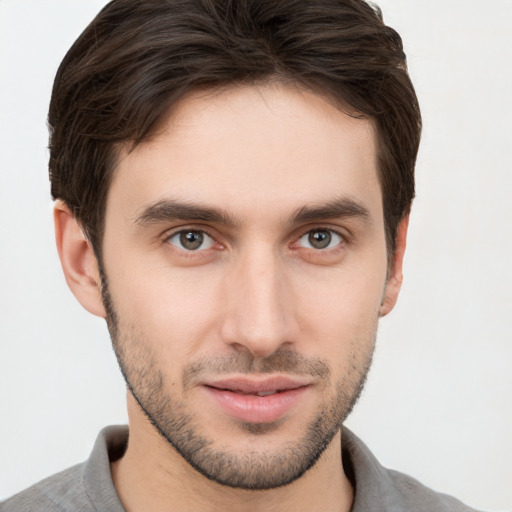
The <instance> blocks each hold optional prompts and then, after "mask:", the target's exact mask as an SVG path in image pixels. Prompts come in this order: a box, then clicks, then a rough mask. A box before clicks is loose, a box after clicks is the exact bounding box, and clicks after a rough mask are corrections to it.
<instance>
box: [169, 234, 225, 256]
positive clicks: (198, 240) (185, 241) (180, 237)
mask: <svg viewBox="0 0 512 512" xmlns="http://www.w3.org/2000/svg"><path fill="white" fill-rule="evenodd" d="M169 243H170V244H172V245H174V246H175V247H178V249H183V250H185V251H197V250H201V249H209V248H210V247H212V246H213V244H214V243H215V241H214V240H213V238H212V237H211V236H209V235H208V234H206V233H205V232H204V231H197V230H193V229H187V230H183V231H178V232H177V233H174V235H172V236H171V237H170V238H169Z"/></svg>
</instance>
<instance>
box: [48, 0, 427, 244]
mask: <svg viewBox="0 0 512 512" xmlns="http://www.w3.org/2000/svg"><path fill="white" fill-rule="evenodd" d="M276 79H277V80H284V81H288V82H289V81H291V82H293V83H295V84H297V85H299V86H301V87H304V88H306V89H308V90H311V91H314V92H317V93H319V94H322V95H323V96H325V97H326V98H329V99H330V100H331V101H333V102H334V103H335V104H336V105H337V106H338V107H339V108H340V109H342V110H343V111H345V112H347V113H350V114H351V115H358V116H362V117H367V118H369V119H371V120H372V122H373V123H374V126H375V127H376V132H377V139H378V165H379V173H380V174H379V176H380V183H381V187H382V194H383V204H384V219H385V227H386V238H387V245H388V252H389V253H390V254H392V253H393V252H394V249H395V238H396V231H397V226H398V224H399V222H400V220H401V219H403V218H404V217H405V216H406V215H407V214H408V213H409V210H410V206H411V202H412V199H413V197H414V166H415V161H416V154H417V151H418V145H419V140H420V133H421V115H420V111H419V106H418V101H417V98H416V94H415V92H414V88H413V86H412V83H411V81H410V79H409V76H408V74H407V68H406V58H405V54H404V52H403V48H402V40H401V38H400V36H399V35H398V34H397V32H396V31H395V30H393V29H392V28H390V27H388V26H386V25H385V24H384V22H383V20H382V14H381V12H380V10H379V9H378V8H377V7H375V6H372V5H370V4H368V3H366V2H365V1H363V0H278V1H276V0H113V1H112V2H110V3H109V4H108V5H106V6H105V7H104V8H103V10H102V11H101V12H100V13H99V14H98V16H97V17H96V18H95V19H94V20H93V21H92V23H91V24H90V25H89V26H88V27H87V28H86V29H85V31H84V32H83V33H82V34H81V35H80V37H79V38H78V39H77V40H76V42H75V43H74V44H73V46H72V47H71V49H70V50H69V51H68V53H67V54H66V56H65V58H64V60H63V61H62V63H61V65H60V67H59V70H58V72H57V76H56V78H55V83H54V87H53V93H52V99H51V103H50V111H49V116H48V124H49V128H50V162H49V167H50V180H51V190H52V195H53V197H54V199H57V198H59V199H62V200H64V201H65V203H67V205H68V206H69V207H70V209H71V210H72V212H73V214H74V215H75V217H76V218H77V220H78V221H79V222H80V223H81V225H82V226H83V228H84V230H85V232H86V234H87V236H88V238H89V239H90V241H91V243H92V245H93V247H94V248H95V250H96V253H97V254H99V253H100V247H101V239H102V235H103V228H104V216H105V206H106V198H107V193H108V188H109V184H110V181H111V177H112V173H113V170H114V168H115V164H116V157H117V148H118V146H119V144H121V143H127V142H128V143H129V144H132V145H133V147H134V146H136V145H137V144H139V143H140V142H142V141H144V140H146V139H147V138H148V137H149V136H150V135H151V134H152V132H153V131H154V129H155V127H156V126H157V125H158V123H159V122H160V121H162V120H163V119H164V117H165V115H166V113H167V112H168V110H169V108H170V107H171V106H172V105H173V104H175V103H176V102H177V101H179V100H180V99H181V98H183V96H184V95H185V94H186V93H188V92H190V91H192V90H194V89H196V88H205V87H206V88H218V87H223V86H226V85H232V84H254V83H260V82H265V81H266V80H276Z"/></svg>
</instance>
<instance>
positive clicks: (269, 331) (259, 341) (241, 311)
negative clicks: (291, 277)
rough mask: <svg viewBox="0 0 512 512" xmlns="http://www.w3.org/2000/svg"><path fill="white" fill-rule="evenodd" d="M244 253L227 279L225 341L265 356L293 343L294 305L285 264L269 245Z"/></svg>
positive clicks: (253, 247)
mask: <svg viewBox="0 0 512 512" xmlns="http://www.w3.org/2000/svg"><path fill="white" fill-rule="evenodd" d="M247 249H248V250H246V251H244V252H243V253H242V254H241V255H240V257H239V258H238V261H237V263H236V265H234V268H233V271H232V272H231V274H230V276H229V277H228V280H227V281H228V282H227V283H226V284H227V286H228V291H227V293H228V294H229V297H230V300H229V301H228V304H227V309H226V311H225V317H224V324H223V338H224V340H225V341H226V342H228V343H230V344H231V345H233V346H235V347H236V348H237V349H239V350H248V351H250V352H251V353H252V354H253V356H254V357H258V358H261V357H266V356H268V355H270V354H272V353H273V352H275V351H276V350H277V349H278V348H279V347H280V346H282V345H283V344H288V343H291V342H292V341H293V339H292V337H293V334H292V329H291V325H292V318H291V314H290V312H291V310H292V308H291V306H292V305H291V304H290V300H289V297H288V298H287V297H286V296H287V295H288V294H289V291H288V290H287V286H286V276H285V274H284V268H283V262H282V261H281V259H280V258H279V255H278V254H277V253H276V251H274V250H273V249H272V247H268V245H267V244H253V245H252V247H250V248H247Z"/></svg>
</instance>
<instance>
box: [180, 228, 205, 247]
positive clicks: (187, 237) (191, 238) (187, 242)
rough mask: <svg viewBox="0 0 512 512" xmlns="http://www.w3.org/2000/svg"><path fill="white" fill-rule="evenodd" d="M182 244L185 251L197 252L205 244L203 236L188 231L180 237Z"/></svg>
mask: <svg viewBox="0 0 512 512" xmlns="http://www.w3.org/2000/svg"><path fill="white" fill-rule="evenodd" d="M180 242H181V245H183V247H185V249H190V250H192V251H193V250H195V249H198V248H199V247H201V245H202V243H203V234H202V233H198V232H197V231H188V232H184V233H182V234H181V235H180Z"/></svg>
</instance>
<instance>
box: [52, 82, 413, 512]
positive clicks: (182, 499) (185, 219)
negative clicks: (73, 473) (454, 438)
mask: <svg viewBox="0 0 512 512" xmlns="http://www.w3.org/2000/svg"><path fill="white" fill-rule="evenodd" d="M176 203H178V204H179V205H181V206H183V205H186V206H191V205H193V206H194V208H196V207H198V206H199V207H207V208H209V209H210V210H215V211H216V212H221V213H222V214H223V215H222V216H219V215H217V216H214V217H211V216H210V217H208V218H207V219H206V220H205V219H204V218H202V219H201V220H197V219H192V218H191V217H192V216H193V215H192V214H191V213H190V209H188V210H187V209H186V208H185V209H183V208H182V209H181V210H180V214H179V216H180V217H182V218H176V217H175V216H174V217H173V216H171V215H170V212H171V213H173V214H176V211H177V209H176ZM162 205H163V207H162ZM333 205H334V206H336V208H333ZM306 211H307V212H309V214H308V215H305V214H304V212H306ZM301 212H302V214H301ZM203 217H204V215H203ZM226 221H229V222H226ZM55 225H56V236H57V246H58V249H59V254H60V257H61V261H62V265H63V269H64V273H65V275H66V279H67V282H68V284H69V286H70V288H71V289H72V291H73V292H74V294H75V295H76V297H77V298H78V300H79V301H80V302H81V303H82V305H83V306H84V307H85V308H86V309H87V310H89V311H90V312H91V313H93V314H95V315H98V316H101V317H104V318H105V317H107V316H108V317H109V318H108V321H109V327H110V330H111V334H112V336H113V338H114V346H115V348H116V353H117V355H118V358H119V359H120V362H121V366H122V368H123V370H124V373H125V376H126V377H127V378H128V383H129V387H131V388H133V391H134V393H135V395H136V397H137V398H138V401H139V402H140V403H141V404H142V405H143V406H145V408H146V412H148V410H149V412H153V413H154V414H155V415H160V416H165V414H167V412H168V411H167V410H166V407H167V406H168V404H171V405H172V413H173V414H180V415H182V416H181V417H186V418H187V421H189V424H188V425H189V427H190V428H192V429H193V431H194V433H196V434H198V435H199V436H201V437H202V438H203V439H206V440H207V441H208V443H209V447H210V448H211V449H213V450H215V453H222V454H224V455H226V456H229V457H231V459H230V460H231V461H232V462H233V461H235V462H236V461H238V462H240V464H241V465H240V467H239V472H240V473H243V471H245V470H248V468H249V467H250V465H249V466H247V465H246V466H244V465H243V460H244V456H248V455H249V456H250V458H253V459H254V461H255V464H256V467H259V466H258V465H260V466H261V468H262V470H261V473H262V474H261V475H260V477H261V478H263V476H266V475H268V474H270V475H274V474H275V476H278V475H279V473H280V472H282V471H286V470H287V468H288V466H287V458H286V457H285V455H286V453H288V452H287V450H286V449H287V448H289V447H292V448H293V449H294V450H296V449H298V448H300V447H302V445H303V444H304V439H305V438H306V436H307V434H308V431H309V430H310V427H311V425H312V424H313V423H314V421H315V420H316V419H318V418H319V417H320V416H321V415H322V414H325V415H326V416H325V418H326V419H325V421H323V422H324V423H326V424H329V425H331V426H332V427H333V429H334V430H333V433H334V436H331V438H332V439H329V443H328V445H327V447H326V449H325V451H323V452H322V451H321V450H320V453H318V454H317V458H318V460H316V464H315V465H314V466H313V467H312V468H311V469H310V470H308V471H306V472H305V473H303V474H302V473H301V474H297V475H295V477H293V478H294V479H292V478H291V479H292V481H291V483H288V484H287V485H282V486H279V487H275V488H272V486H271V485H267V487H268V488H267V489H266V490H247V489H243V488H240V487H243V485H238V487H237V486H233V484H232V483H231V484H229V482H227V481H226V482H224V485H223V484H222V483H219V481H220V480H222V478H221V477H220V476H218V475H217V480H219V481H212V480H211V479H208V478H205V476H203V474H201V473H200V472H198V471H196V470H195V469H194V468H193V467H192V466H191V465H190V464H189V463H188V462H187V461H186V460H185V459H184V458H183V457H182V456H181V455H180V454H179V452H178V451H177V450H176V449H175V448H174V447H173V446H172V445H171V444H170V443H169V442H168V441H167V440H166V439H165V437H164V436H162V435H161V434H160V433H159V432H158V431H157V429H155V427H154V426H153V425H152V424H151V422H150V421H149V419H148V417H147V415H146V414H145V413H144V411H143V410H142V408H141V407H140V405H139V403H138V402H137V400H136V399H135V397H134V393H133V392H132V391H129V392H128V413H129V426H130V442H129V445H128V449H127V451H126V454H125V455H124V457H123V458H122V459H120V460H119V461H117V462H115V463H113V464H112V475H113V480H114V484H115V486H116V489H117V491H118V494H119V496H120V498H121V500H122V502H123V505H124V506H125V508H126V509H127V510H128V511H131V510H156V511H174V510H176V511H177V510H180V511H183V510H194V511H201V510H209V511H213V510H240V511H242V510H251V511H254V510H267V511H268V510H280V511H286V510H294V511H298V510H308V511H311V510H319V511H320V510H322V511H329V510H338V511H339V510H349V509H350V506H351V503H352V499H353V490H352V487H351V484H350V483H349V481H348V479H347V478H346V477H345V474H344V472H343V467H342V462H341V457H340V450H341V443H342V439H341V435H340V432H339V424H340V422H341V421H343V419H344V417H345V416H346V415H347V414H348V412H349V410H350V407H351V405H352V403H351V402H353V401H354V400H355V399H356V398H357V395H358V393H359V392H360V388H361V386H362V383H363V382H364V377H365V375H366V373H367V371H368V367H369V364H370V361H371V354H372V352H373V347H374V343H375V333H376V329H377V323H378V319H379V317H381V316H384V315H386V314H387V313H389V311H391V309H392V308H393V306H394V304H395V302H396V299H397V296H398V293H399V290H400V285H401V281H402V259H403V254H404V250H405V239H406V231H407V220H405V221H403V222H402V223H401V224H400V226H399V230H398V237H397V252H396V254H395V255H394V258H393V259H392V260H388V257H387V254H386V240H385V231H384V219H383V211H382V195H381V190H380V185H379V180H378V171H377V166H376V143H375V134H374V129H373V126H372V124H371V122H370V121H368V120H364V119H354V118H352V117H349V116H348V115H346V114H344V113H342V112H340V111H339V110H337V109H336V108H334V107H333V106H332V105H330V104H329V103H328V102H327V101H325V100H324V99H323V98H321V97H320V96H318V95H315V94H312V93H309V92H304V91H301V90H299V89H298V88H295V87H292V86H289V85H282V84H271V85H266V86H258V87H257V86H243V87H237V88H230V89H226V90H223V91H215V92H211V91H210V92H208V93H204V92H203V93H194V94H191V95H190V96H189V97H187V98H186V99H185V100H183V101H182V102H181V103H180V104H179V105H178V106H177V108H175V109H174V111H173V112H172V116H170V117H169V119H168V120H167V122H166V123H164V125H163V126H162V129H161V130H160V131H159V132H158V133H157V134H155V136H154V137H152V138H151V140H149V141H147V142H145V143H143V144H141V145H140V146H138V147H137V148H136V149H135V150H133V151H131V152H128V151H125V150H122V151H121V154H120V158H119V163H118V167H117V169H116V171H115V174H114V179H113V181H112V184H111V187H110V190H109V194H108V200H107V208H106V220H105V234H104V242H103V248H102V259H103V271H104V273H105V275H106V278H107V280H108V296H106V294H105V293H104V296H103V298H102V294H101V279H100V273H99V270H98V263H97V261H96V259H95V257H94V253H93V251H92V249H91V247H90V244H89V242H88V241H87V240H86V239H85V238H84V236H83V234H82V230H81V229H80V226H79V224H78V223H77V222H76V220H75V219H74V218H73V216H72V215H71V213H70V212H69V210H68V208H67V207H66V206H65V205H64V204H62V203H60V202H59V203H57V204H56V208H55ZM183 230H185V232H192V233H194V234H195V235H197V233H198V232H199V231H202V232H206V233H207V235H203V236H204V239H205V242H204V243H203V245H200V246H199V248H198V249H196V250H187V249H186V248H185V247H183V245H182V244H181V242H182V238H180V233H181V232H182V231H183ZM319 233H320V235H319ZM322 233H323V235H322ZM326 233H327V234H328V236H330V238H331V241H330V244H329V245H328V246H327V247H326V248H317V247H315V246H313V245H312V241H313V242H315V239H314V238H313V239H312V238H311V236H313V235H315V236H317V237H318V236H320V237H322V236H325V234H326ZM104 291H105V290H104ZM102 299H108V301H109V302H110V304H109V305H108V307H107V310H106V309H105V304H104V300H102ZM107 313H109V314H107ZM113 316H115V317H116V318H113ZM114 320H117V323H116V322H115V321H114ZM290 354H291V355H292V363H293V361H295V363H296V361H298V360H300V361H307V362H309V363H310V365H313V366H314V365H317V366H315V367H316V368H320V367H321V368H324V369H327V370H326V372H324V373H323V374H322V372H320V373H316V374H315V373H314V372H309V373H308V372H306V377H305V378H306V379H307V380H308V385H307V387H306V390H305V391H304V392H303V393H302V394H301V396H300V399H299V400H298V401H297V403H295V404H294V405H293V407H291V408H290V409H289V410H286V412H285V413H284V414H283V415H282V416H281V417H279V420H278V421H272V422H266V423H265V422H264V426H263V427H261V425H260V427H258V426H254V423H250V422H249V423H248V422H246V421H241V420H239V419H237V418H233V417H232V416H230V415H229V414H226V412H225V411H224V410H221V409H220V408H219V407H218V405H217V403H216V402H215V401H214V400H212V398H211V396H210V394H209V393H208V392H206V391H205V387H204V381H205V380H208V379H216V378H219V376H220V377H225V376H233V375H234V376H235V377H237V376H240V375H241V376H244V377H247V375H250V377H251V378H255V379H259V378H260V377H262V378H265V377H266V376H268V375H272V376H274V375H277V376H283V375H284V376H289V375H295V374H296V373H297V372H298V369H297V368H299V367H298V366H297V367H295V366H294V364H295V363H293V364H292V363H290V364H285V363H283V362H282V361H283V360H285V359H286V358H285V357H284V356H283V355H287V356H290ZM283 358H284V359H283ZM230 365H231V366H230ZM265 365H267V366H265ZM193 368H196V369H197V368H199V370H198V371H197V373H196V374H193V375H194V377H191V378H187V377H186V376H187V375H190V370H191V369H193ZM187 371H188V372H189V373H188V374H187ZM155 375H157V376H158V379H157V380H158V381H159V382H158V384H159V385H158V386H157V385H156V384H155V382H154V381H155ZM340 389H343V391H344V397H343V403H340V400H339V398H340ZM152 397H156V398H154V400H153V401H154V402H158V403H157V405H154V404H153V405H152V404H151V401H152ZM159 400H160V401H159ZM169 407H171V406H170V405H169ZM152 408H153V409H154V410H153V411H152V410H151V409H152ZM169 414H171V413H169ZM155 417H156V416H155ZM153 419H154V418H153ZM157 420H158V421H159V422H161V425H163V423H164V421H165V418H162V417H157ZM165 428H167V427H165ZM165 428H164V430H165ZM169 428H171V427H169ZM171 433H172V432H171ZM278 456H279V457H281V458H279V459H278ZM283 456H284V458H283ZM313 462H314V461H313ZM281 470H282V471H281ZM290 471H291V470H290ZM272 472H273V473H272ZM290 474H291V473H290ZM221 476H222V477H225V475H221ZM226 478H227V477H226ZM247 478H249V477H247ZM261 478H260V479H261ZM269 478H270V477H269ZM272 478H274V476H272ZM247 481H249V480H248V479H247ZM226 483H228V485H231V487H228V486H227V485H225V484H226ZM267 483H268V482H267Z"/></svg>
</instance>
